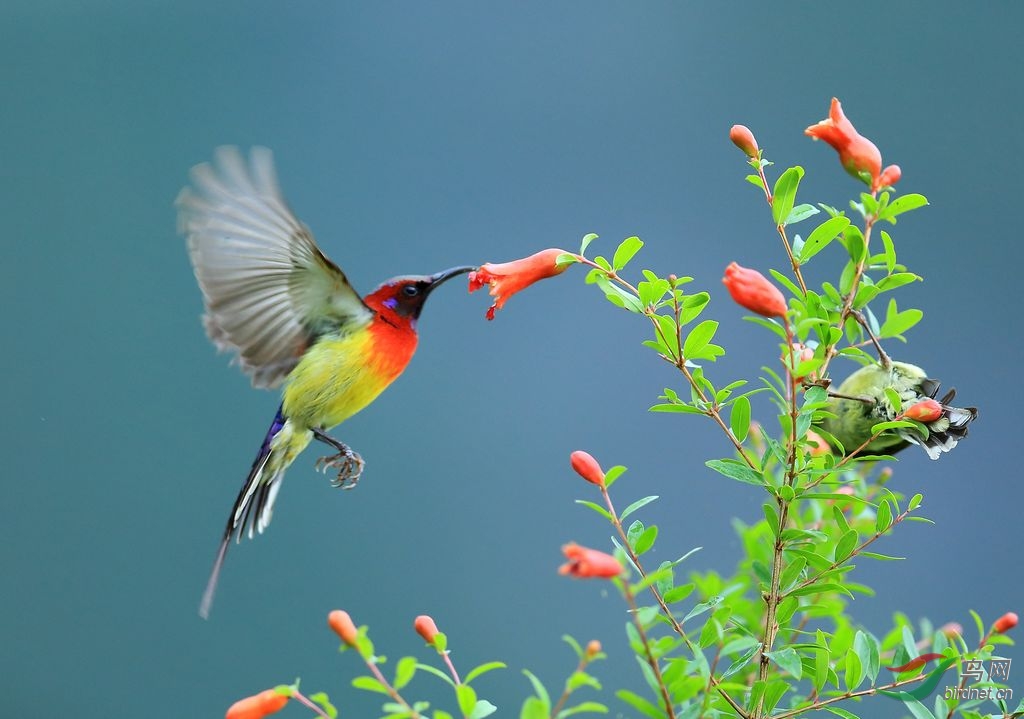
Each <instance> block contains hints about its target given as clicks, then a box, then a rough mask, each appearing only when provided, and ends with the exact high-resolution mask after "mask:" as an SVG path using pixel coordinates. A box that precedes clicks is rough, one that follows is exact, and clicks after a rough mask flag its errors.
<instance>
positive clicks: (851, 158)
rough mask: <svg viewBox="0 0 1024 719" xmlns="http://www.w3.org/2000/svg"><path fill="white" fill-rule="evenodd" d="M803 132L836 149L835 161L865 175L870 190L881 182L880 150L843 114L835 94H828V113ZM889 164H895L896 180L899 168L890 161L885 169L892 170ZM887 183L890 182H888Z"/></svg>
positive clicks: (855, 172)
mask: <svg viewBox="0 0 1024 719" xmlns="http://www.w3.org/2000/svg"><path fill="white" fill-rule="evenodd" d="M804 134H805V135H809V136H810V137H813V138H814V139H815V140H824V141H825V142H827V143H828V144H829V145H831V146H832V147H833V149H835V151H836V152H838V153H839V162H840V164H842V166H843V169H845V170H846V171H847V172H849V173H850V174H851V175H853V176H854V177H863V176H864V175H867V177H868V184H869V185H870V186H871V191H872V192H874V191H876V190H877V189H878V188H879V187H881V186H882V184H881V173H882V153H881V152H879V150H878V148H877V147H876V146H875V143H873V142H871V140H869V139H867V138H866V137H863V136H862V135H861V134H860V133H859V132H857V128H855V127H854V126H853V123H852V122H850V121H849V120H848V119H847V117H846V115H845V114H843V106H842V105H840V104H839V100H838V99H837V98H834V97H833V98H832V106H831V108H829V113H828V117H827V118H825V119H824V120H822V121H821V122H819V123H817V124H816V125H811V126H810V127H808V128H807V129H806V130H804ZM892 168H896V170H895V172H896V179H897V180H898V179H899V168H898V167H897V166H896V165H892V166H890V167H888V168H886V169H887V170H892ZM893 182H895V180H893ZM888 184H892V182H890V183H888Z"/></svg>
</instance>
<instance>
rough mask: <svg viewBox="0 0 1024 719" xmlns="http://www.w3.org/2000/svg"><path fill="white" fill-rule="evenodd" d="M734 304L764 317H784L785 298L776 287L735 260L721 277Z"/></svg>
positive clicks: (756, 272) (758, 273)
mask: <svg viewBox="0 0 1024 719" xmlns="http://www.w3.org/2000/svg"><path fill="white" fill-rule="evenodd" d="M722 282H723V283H724V284H725V287H726V289H728V290H729V294H730V295H732V298H733V300H735V301H736V304H738V305H740V306H742V307H746V308H747V309H748V310H750V311H751V312H756V313H757V314H759V315H764V316H765V317H785V316H786V298H785V297H783V296H782V292H781V291H780V290H779V288H778V287H776V286H775V285H773V284H772V283H771V282H769V281H768V280H767V279H766V278H765V276H764V275H762V274H761V273H760V272H758V271H757V270H751V269H748V268H746V267H740V266H739V265H738V264H736V263H735V262H732V263H730V264H729V266H728V267H726V268H725V277H723V278H722Z"/></svg>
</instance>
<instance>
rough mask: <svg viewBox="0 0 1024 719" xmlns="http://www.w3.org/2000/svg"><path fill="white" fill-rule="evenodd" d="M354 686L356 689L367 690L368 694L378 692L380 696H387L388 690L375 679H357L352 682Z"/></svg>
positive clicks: (363, 677) (364, 677) (365, 677)
mask: <svg viewBox="0 0 1024 719" xmlns="http://www.w3.org/2000/svg"><path fill="white" fill-rule="evenodd" d="M352 686H354V687H355V688H356V689H365V690H366V691H368V692H377V693H378V694H387V693H388V690H387V689H386V688H385V687H384V685H383V684H381V683H380V682H379V681H378V680H377V679H374V678H373V677H367V676H362V677H356V678H355V679H353V680H352Z"/></svg>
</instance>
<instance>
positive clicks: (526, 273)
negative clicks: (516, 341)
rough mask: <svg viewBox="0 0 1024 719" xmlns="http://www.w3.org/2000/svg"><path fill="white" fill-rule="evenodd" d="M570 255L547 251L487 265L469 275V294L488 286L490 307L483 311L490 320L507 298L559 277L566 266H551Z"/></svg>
mask: <svg viewBox="0 0 1024 719" xmlns="http://www.w3.org/2000/svg"><path fill="white" fill-rule="evenodd" d="M563 254H571V253H567V252H566V251H565V250H559V249H557V248H554V247H553V248H551V249H547V250H541V251H540V252H537V253H536V254H533V255H530V256H529V257H524V258H522V259H521V260H513V261H512V262H502V263H500V264H494V263H492V262H487V263H485V264H483V265H481V266H480V269H479V270H476V271H474V272H470V273H469V291H470V292H476V291H477V290H478V289H480V288H481V287H483V286H484V285H489V286H490V290H489V292H490V295H491V297H493V298H494V304H493V305H491V306H490V308H489V309H488V310H487V319H489V320H493V319H494V311H495V310H500V309H501V308H502V307H504V306H505V302H507V301H508V298H509V297H511V296H512V295H514V294H515V293H516V292H519V291H521V290H524V289H526V288H527V287H529V286H530V285H532V284H533V283H534V282H537V281H539V280H543V279H546V278H548V277H554V276H555V275H560V274H562V273H563V272H565V270H566V269H567V268H568V265H561V266H559V265H558V264H556V263H555V260H557V259H558V256H559V255H563Z"/></svg>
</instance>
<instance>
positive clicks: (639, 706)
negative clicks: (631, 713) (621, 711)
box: [615, 689, 665, 719]
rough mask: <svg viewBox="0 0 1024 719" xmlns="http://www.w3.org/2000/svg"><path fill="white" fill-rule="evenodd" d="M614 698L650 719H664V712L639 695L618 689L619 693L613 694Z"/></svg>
mask: <svg viewBox="0 0 1024 719" xmlns="http://www.w3.org/2000/svg"><path fill="white" fill-rule="evenodd" d="M615 696H617V697H618V698H619V699H621V700H622V701H624V702H626V703H627V704H629V705H630V706H631V707H633V708H634V709H636V710H637V711H638V712H641V713H643V714H645V715H647V716H649V717H651V719H665V712H664V711H662V710H661V709H659V708H658V707H657V706H655V705H654V704H651V703H650V702H649V701H647V700H646V699H644V698H643V697H642V696H640V695H639V694H636V693H634V692H631V691H629V690H628V689H620V690H619V691H617V692H615Z"/></svg>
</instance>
